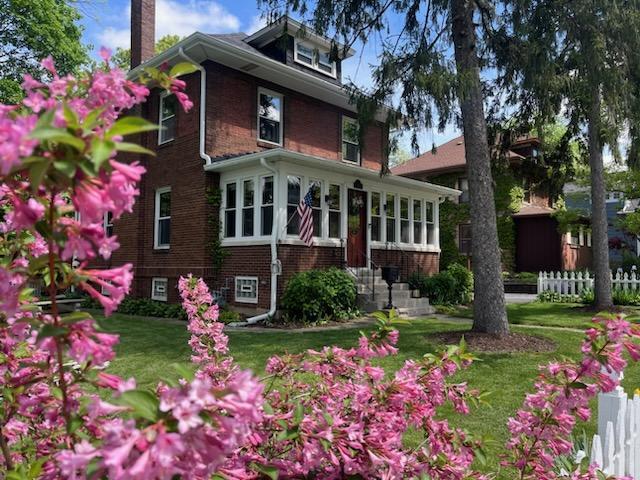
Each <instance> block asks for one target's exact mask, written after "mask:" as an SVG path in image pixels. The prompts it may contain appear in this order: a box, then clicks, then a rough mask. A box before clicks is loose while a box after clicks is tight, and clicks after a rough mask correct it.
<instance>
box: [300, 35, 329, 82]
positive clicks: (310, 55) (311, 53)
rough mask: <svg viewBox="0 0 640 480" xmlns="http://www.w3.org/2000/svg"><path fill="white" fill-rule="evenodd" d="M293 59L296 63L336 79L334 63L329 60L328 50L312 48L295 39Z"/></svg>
mask: <svg viewBox="0 0 640 480" xmlns="http://www.w3.org/2000/svg"><path fill="white" fill-rule="evenodd" d="M293 58H294V60H295V61H296V62H297V63H301V64H302V65H304V66H306V67H309V68H312V69H314V70H317V71H319V72H321V73H324V74H325V75H329V76H331V77H334V78H335V77H336V62H334V61H333V60H331V54H330V52H329V50H326V49H321V48H318V47H314V46H311V45H310V44H309V43H306V42H303V41H300V40H298V39H296V40H295V47H294V55H293Z"/></svg>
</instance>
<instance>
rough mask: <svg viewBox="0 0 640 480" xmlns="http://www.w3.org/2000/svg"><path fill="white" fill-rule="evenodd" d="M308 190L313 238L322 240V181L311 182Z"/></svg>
mask: <svg viewBox="0 0 640 480" xmlns="http://www.w3.org/2000/svg"><path fill="white" fill-rule="evenodd" d="M309 188H311V212H312V213H311V214H312V215H313V236H314V237H320V238H322V180H311V181H310V182H309Z"/></svg>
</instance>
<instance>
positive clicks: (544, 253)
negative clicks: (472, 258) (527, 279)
mask: <svg viewBox="0 0 640 480" xmlns="http://www.w3.org/2000/svg"><path fill="white" fill-rule="evenodd" d="M540 148H541V144H540V140H539V139H538V138H536V137H531V136H524V137H521V138H518V139H517V140H515V141H514V142H513V143H512V144H511V145H510V146H509V149H508V151H507V152H506V158H507V160H508V162H507V163H508V175H507V176H504V175H503V176H502V178H498V179H494V180H495V182H496V186H495V190H496V191H497V190H498V189H499V188H500V187H501V186H500V185H498V183H499V182H501V181H508V182H514V181H515V182H516V185H518V186H521V187H522V188H523V190H524V198H523V200H522V202H521V204H520V205H519V206H518V208H517V210H516V211H511V212H506V211H498V212H497V213H498V215H499V216H505V215H507V216H509V217H510V218H511V221H512V230H511V229H510V230H511V231H510V232H507V231H503V232H502V233H504V234H505V235H508V236H511V234H512V235H513V237H514V244H513V245H512V247H511V248H513V250H514V251H513V252H509V253H511V254H512V258H513V265H512V268H513V269H514V270H515V271H516V272H538V271H559V270H578V269H584V268H588V267H589V266H590V264H591V236H590V233H589V230H588V225H585V226H583V227H582V228H580V229H576V231H574V232H566V233H564V232H562V233H561V232H559V231H558V229H559V227H558V222H557V221H556V220H555V218H554V217H553V216H552V213H553V211H554V209H553V206H552V203H553V200H554V199H552V198H551V197H550V195H549V192H548V189H547V188H545V186H544V184H541V183H540V182H537V181H535V179H532V178H531V177H530V176H529V175H528V174H527V171H526V170H523V169H522V168H521V165H522V164H523V163H524V161H525V160H526V159H535V158H536V157H537V156H538V155H539V153H540ZM392 172H393V173H394V174H395V175H402V176H406V177H408V178H413V179H416V180H422V181H431V182H434V183H444V184H450V185H451V186H453V187H455V188H457V189H459V190H461V191H462V194H461V195H460V197H459V199H457V200H456V201H458V202H460V203H464V202H468V201H469V192H468V189H469V182H468V174H467V165H466V159H465V145H464V137H463V136H459V137H456V138H454V139H452V140H450V141H449V142H446V143H444V144H442V145H441V146H439V147H438V148H437V149H436V150H435V151H434V152H426V153H424V154H422V155H420V156H418V157H416V158H413V159H411V160H409V161H407V162H405V163H403V164H401V165H398V166H397V167H395V168H393V169H392ZM443 180H444V182H443ZM499 220H500V219H499ZM499 223H500V221H499ZM502 223H503V225H506V226H508V224H506V223H505V222H502ZM504 230H506V229H504ZM455 236H456V240H457V242H456V243H457V245H456V247H457V249H458V250H459V252H460V253H461V254H463V255H465V256H467V257H469V255H470V252H471V227H470V222H469V221H468V218H467V219H465V221H463V222H462V223H460V224H459V225H458V226H457V228H456V232H455ZM503 258H504V255H503ZM505 268H509V267H508V266H507V265H505Z"/></svg>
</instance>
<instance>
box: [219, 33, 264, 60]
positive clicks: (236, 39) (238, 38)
mask: <svg viewBox="0 0 640 480" xmlns="http://www.w3.org/2000/svg"><path fill="white" fill-rule="evenodd" d="M209 36H210V37H213V38H217V39H218V40H222V41H223V42H226V43H228V44H230V45H233V46H234V47H239V48H242V49H243V50H246V51H247V52H251V53H253V54H255V55H260V56H262V57H266V55H265V54H264V53H262V52H261V51H260V50H258V49H257V48H253V47H252V46H251V45H249V44H248V43H247V42H245V41H244V39H245V38H247V34H246V33H244V32H237V33H210V34H209Z"/></svg>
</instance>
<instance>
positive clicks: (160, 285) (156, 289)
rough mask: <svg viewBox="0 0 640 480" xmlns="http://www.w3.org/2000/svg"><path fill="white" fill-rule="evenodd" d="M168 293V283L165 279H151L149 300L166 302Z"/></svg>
mask: <svg viewBox="0 0 640 480" xmlns="http://www.w3.org/2000/svg"><path fill="white" fill-rule="evenodd" d="M168 291H169V281H168V280H167V279H166V278H152V279H151V299H152V300H158V301H160V302H166V301H167V294H168Z"/></svg>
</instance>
